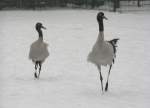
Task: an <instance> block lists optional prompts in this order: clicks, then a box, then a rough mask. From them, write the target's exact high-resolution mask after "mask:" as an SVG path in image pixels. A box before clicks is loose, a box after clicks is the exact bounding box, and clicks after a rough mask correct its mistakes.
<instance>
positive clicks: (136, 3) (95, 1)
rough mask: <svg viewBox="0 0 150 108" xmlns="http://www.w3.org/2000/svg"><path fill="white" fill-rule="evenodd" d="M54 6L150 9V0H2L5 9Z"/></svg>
mask: <svg viewBox="0 0 150 108" xmlns="http://www.w3.org/2000/svg"><path fill="white" fill-rule="evenodd" d="M53 7H63V8H85V9H102V10H107V11H131V10H133V11H136V10H150V0H0V10H3V9H34V10H35V9H49V8H53Z"/></svg>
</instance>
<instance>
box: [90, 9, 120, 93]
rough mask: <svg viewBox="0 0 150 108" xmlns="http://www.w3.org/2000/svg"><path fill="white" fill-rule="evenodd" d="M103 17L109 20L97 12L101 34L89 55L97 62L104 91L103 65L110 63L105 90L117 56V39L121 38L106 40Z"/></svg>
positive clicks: (94, 62) (92, 61) (91, 59)
mask: <svg viewBox="0 0 150 108" xmlns="http://www.w3.org/2000/svg"><path fill="white" fill-rule="evenodd" d="M103 19H106V20H107V18H106V17H105V16H104V13H103V12H99V13H98V14H97V21H98V24H99V34H98V38H97V41H96V43H95V44H94V46H93V49H92V51H91V52H90V53H89V55H88V61H89V62H91V63H93V64H95V65H96V66H97V68H98V70H99V74H100V81H101V88H102V91H103V77H102V73H101V66H107V65H109V72H108V76H107V82H106V86H105V91H107V90H108V81H109V75H110V71H111V68H112V64H113V63H114V59H115V57H116V47H117V41H118V40H119V39H118V38H116V39H113V40H110V41H105V40H104V25H103Z"/></svg>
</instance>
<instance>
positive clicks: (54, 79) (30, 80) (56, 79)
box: [15, 76, 62, 82]
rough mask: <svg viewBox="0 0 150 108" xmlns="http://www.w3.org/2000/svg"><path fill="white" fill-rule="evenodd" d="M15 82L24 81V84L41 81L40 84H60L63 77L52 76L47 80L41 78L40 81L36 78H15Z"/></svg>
mask: <svg viewBox="0 0 150 108" xmlns="http://www.w3.org/2000/svg"><path fill="white" fill-rule="evenodd" d="M15 80H17V81H23V82H33V81H36V82H37V81H39V82H58V81H61V80H62V77H61V76H51V77H46V78H44V77H43V78H39V79H36V78H34V77H33V78H31V77H30V78H29V77H28V78H27V77H26V78H23V77H17V78H15Z"/></svg>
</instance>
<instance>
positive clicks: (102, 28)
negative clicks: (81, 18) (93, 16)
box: [98, 21, 104, 32]
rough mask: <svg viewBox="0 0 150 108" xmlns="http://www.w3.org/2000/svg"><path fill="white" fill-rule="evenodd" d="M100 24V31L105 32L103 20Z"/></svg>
mask: <svg viewBox="0 0 150 108" xmlns="http://www.w3.org/2000/svg"><path fill="white" fill-rule="evenodd" d="M98 24H99V31H100V32H103V31H104V25H103V21H102V22H98Z"/></svg>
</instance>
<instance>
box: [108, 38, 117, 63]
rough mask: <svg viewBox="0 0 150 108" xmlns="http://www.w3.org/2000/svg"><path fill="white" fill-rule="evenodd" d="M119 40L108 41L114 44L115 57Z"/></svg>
mask: <svg viewBox="0 0 150 108" xmlns="http://www.w3.org/2000/svg"><path fill="white" fill-rule="evenodd" d="M118 40H119V38H116V39H112V40H110V41H108V42H109V43H110V44H111V45H112V46H113V49H114V54H115V57H116V51H117V49H116V47H117V42H118ZM113 63H114V60H113Z"/></svg>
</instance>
